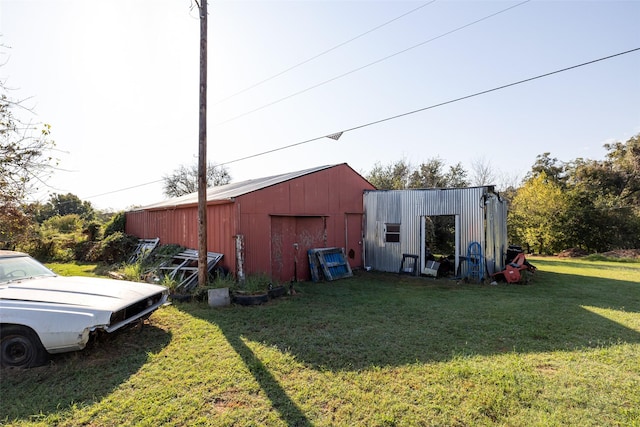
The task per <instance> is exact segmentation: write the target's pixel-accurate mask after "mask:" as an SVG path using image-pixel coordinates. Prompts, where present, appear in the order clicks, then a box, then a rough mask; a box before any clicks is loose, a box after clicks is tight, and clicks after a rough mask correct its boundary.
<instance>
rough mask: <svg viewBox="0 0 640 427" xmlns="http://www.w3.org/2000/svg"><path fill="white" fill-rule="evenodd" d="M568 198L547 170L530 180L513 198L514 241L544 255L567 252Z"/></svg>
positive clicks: (511, 219) (511, 220)
mask: <svg viewBox="0 0 640 427" xmlns="http://www.w3.org/2000/svg"><path fill="white" fill-rule="evenodd" d="M567 209H568V198H567V196H566V195H565V193H564V192H563V189H562V188H561V187H560V185H559V184H558V183H557V182H555V180H554V179H552V178H551V179H550V178H548V177H547V175H546V173H545V172H544V171H542V172H540V173H539V174H538V175H536V176H534V177H532V178H529V179H528V180H527V181H526V182H525V183H524V185H523V186H522V187H520V188H519V189H518V191H517V193H516V195H515V197H514V198H513V201H512V203H511V209H510V210H509V214H508V215H509V222H510V225H511V227H510V228H511V230H510V233H511V235H510V240H512V241H514V242H517V243H520V244H521V245H523V246H526V247H529V248H531V247H533V248H535V249H537V251H538V252H540V253H554V252H557V251H560V250H562V249H564V245H565V236H564V234H563V219H564V218H565V217H566V212H567Z"/></svg>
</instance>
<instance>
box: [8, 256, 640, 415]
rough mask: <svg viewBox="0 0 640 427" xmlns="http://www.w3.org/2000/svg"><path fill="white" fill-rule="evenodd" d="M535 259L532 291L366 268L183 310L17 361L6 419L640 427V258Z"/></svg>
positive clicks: (10, 379)
mask: <svg viewBox="0 0 640 427" xmlns="http://www.w3.org/2000/svg"><path fill="white" fill-rule="evenodd" d="M530 261H531V262H533V263H534V264H535V265H536V266H537V267H538V271H537V273H536V274H535V276H534V278H533V280H532V281H531V282H530V284H529V285H505V284H499V285H498V286H490V285H472V284H457V283H456V282H454V281H449V280H433V279H426V278H410V277H407V276H397V275H394V274H381V273H364V272H363V273H358V274H357V275H356V277H354V278H350V279H343V280H340V281H336V282H330V283H301V284H298V286H297V289H298V291H299V292H298V294H297V295H296V296H292V297H283V298H280V299H277V300H273V301H271V302H269V303H268V304H266V305H263V306H257V307H242V306H231V307H226V308H220V309H211V308H209V307H208V306H207V305H206V303H180V304H174V305H172V306H170V307H165V308H163V309H161V310H159V311H158V312H156V313H155V314H154V315H153V316H152V317H151V319H150V324H149V325H146V326H145V327H144V328H142V330H136V329H133V330H129V331H125V332H123V333H120V334H117V335H115V336H113V337H110V338H109V339H106V340H100V341H97V342H93V343H92V344H91V346H90V348H87V349H86V350H85V351H82V352H78V353H72V354H67V355H59V356H56V357H54V358H53V359H52V362H51V363H50V365H48V366H45V367H42V368H36V369H32V370H28V371H3V372H2V373H1V375H2V380H1V382H0V384H1V386H0V422H2V421H4V423H5V424H8V425H61V426H65V425H71V426H73V425H88V426H110V425H114V426H115V425H118V426H125V425H131V426H133V425H135V426H138V425H142V426H157V425H179V426H192V425H216V426H231V425H237V426H251V425H255V426H259V425H266V426H271V425H274V426H286V425H289V426H355V425H366V426H416V425H429V426H435V425H442V426H455V425H457V426H475V425H509V426H553V425H557V426H560V425H562V426H564V425H575V426H640V263H616V262H607V261H584V260H577V259H569V260H565V259H558V258H530ZM54 269H55V267H54ZM87 274H91V271H90V269H89V273H87Z"/></svg>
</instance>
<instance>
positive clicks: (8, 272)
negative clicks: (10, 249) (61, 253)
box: [0, 256, 56, 284]
mask: <svg viewBox="0 0 640 427" xmlns="http://www.w3.org/2000/svg"><path fill="white" fill-rule="evenodd" d="M55 275H56V274H55V273H54V272H53V271H51V270H49V269H48V268H47V267H45V266H44V265H42V264H40V263H39V262H38V261H36V260H35V259H33V258H31V257H28V256H9V257H0V284H2V283H8V282H11V281H13V280H19V279H24V278H31V277H41V276H55Z"/></svg>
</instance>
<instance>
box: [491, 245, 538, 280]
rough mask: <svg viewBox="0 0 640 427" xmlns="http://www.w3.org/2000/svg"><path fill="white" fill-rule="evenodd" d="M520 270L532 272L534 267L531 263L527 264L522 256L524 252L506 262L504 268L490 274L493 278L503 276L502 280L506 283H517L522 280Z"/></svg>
mask: <svg viewBox="0 0 640 427" xmlns="http://www.w3.org/2000/svg"><path fill="white" fill-rule="evenodd" d="M522 271H530V272H531V273H534V272H535V271H536V268H535V267H534V266H533V265H532V264H529V262H527V260H526V258H525V257H524V253H522V252H520V253H519V254H517V255H516V256H515V257H514V258H513V260H511V262H509V263H508V264H507V266H506V267H505V269H504V270H502V271H499V272H497V273H494V274H493V275H492V276H493V277H494V278H499V276H504V280H505V281H506V282H507V283H518V282H520V281H521V280H522V276H523V275H522V273H521V272H522Z"/></svg>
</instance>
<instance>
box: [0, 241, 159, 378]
mask: <svg viewBox="0 0 640 427" xmlns="http://www.w3.org/2000/svg"><path fill="white" fill-rule="evenodd" d="M168 295H169V291H168V289H167V288H165V287H164V286H159V285H153V284H149V283H138V282H127V281H123V280H112V279H101V278H94V277H63V276H58V275H57V274H55V273H54V272H52V271H51V270H49V269H48V268H46V267H45V266H44V265H42V264H40V263H39V262H38V261H36V260H35V259H33V258H31V257H30V256H29V255H27V254H24V253H21V252H13V251H0V345H1V347H0V365H1V366H2V367H19V368H27V367H33V366H38V365H41V364H43V363H45V362H46V360H47V357H48V354H49V353H62V352H66V351H74V350H82V349H83V348H84V347H85V346H86V344H87V342H88V341H89V337H90V336H91V334H92V333H94V332H97V331H100V330H102V331H106V332H113V331H116V330H118V329H120V328H122V327H124V326H127V325H130V324H132V323H135V322H138V321H141V320H144V319H146V318H147V317H149V316H150V315H151V313H153V312H154V311H155V310H156V309H157V308H158V307H160V306H162V305H163V304H165V303H166V301H167V298H168Z"/></svg>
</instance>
